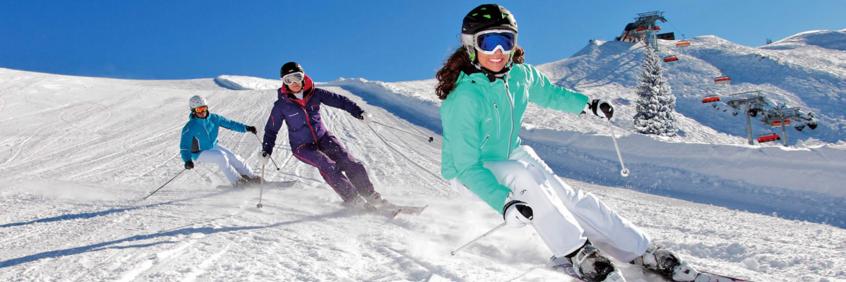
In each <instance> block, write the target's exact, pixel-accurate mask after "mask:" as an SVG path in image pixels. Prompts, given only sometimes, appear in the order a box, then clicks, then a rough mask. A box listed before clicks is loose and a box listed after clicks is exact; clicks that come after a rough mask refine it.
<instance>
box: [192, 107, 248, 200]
mask: <svg viewBox="0 0 846 282" xmlns="http://www.w3.org/2000/svg"><path fill="white" fill-rule="evenodd" d="M188 105H189V108H190V109H191V114H190V115H189V116H188V123H186V124H185V126H184V127H183V128H182V139H181V141H180V142H179V152H180V154H181V155H182V160H183V161H184V162H185V169H193V168H194V161H197V162H198V163H212V164H217V166H218V167H219V168H220V170H221V171H223V174H224V175H226V179H227V180H229V182H230V183H232V186H238V185H241V184H246V183H257V182H259V180H260V179H259V177H258V176H256V174H255V173H253V170H252V169H251V168H250V166H248V165H247V164H245V163H244V160H243V159H241V157H239V156H238V155H236V154H235V153H232V151H230V150H229V149H227V148H226V147H223V146H221V145H220V144H218V143H217V133H218V130H219V128H220V127H223V128H226V129H229V130H232V131H236V132H241V133H244V132H248V131H249V132H251V133H253V134H256V127H255V126H248V125H244V124H242V123H240V122H237V121H232V120H229V119H227V118H225V117H222V116H220V115H217V114H212V113H209V106H208V104H207V103H206V99H205V98H203V97H201V96H198V95H197V96H193V97H191V99H189V100H188Z"/></svg>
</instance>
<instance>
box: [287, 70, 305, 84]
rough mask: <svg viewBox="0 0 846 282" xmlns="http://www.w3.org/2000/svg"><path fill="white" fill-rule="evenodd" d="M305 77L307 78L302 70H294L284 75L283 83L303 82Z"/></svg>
mask: <svg viewBox="0 0 846 282" xmlns="http://www.w3.org/2000/svg"><path fill="white" fill-rule="evenodd" d="M303 79H305V74H304V73H302V72H292V73H289V74H286V75H285V76H283V77H282V83H285V85H291V84H294V83H303Z"/></svg>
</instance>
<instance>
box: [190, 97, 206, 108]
mask: <svg viewBox="0 0 846 282" xmlns="http://www.w3.org/2000/svg"><path fill="white" fill-rule="evenodd" d="M202 106H208V103H206V98H203V97H202V96H200V95H194V96H192V97H191V99H188V108H189V109H190V110H193V109H196V108H197V107H202Z"/></svg>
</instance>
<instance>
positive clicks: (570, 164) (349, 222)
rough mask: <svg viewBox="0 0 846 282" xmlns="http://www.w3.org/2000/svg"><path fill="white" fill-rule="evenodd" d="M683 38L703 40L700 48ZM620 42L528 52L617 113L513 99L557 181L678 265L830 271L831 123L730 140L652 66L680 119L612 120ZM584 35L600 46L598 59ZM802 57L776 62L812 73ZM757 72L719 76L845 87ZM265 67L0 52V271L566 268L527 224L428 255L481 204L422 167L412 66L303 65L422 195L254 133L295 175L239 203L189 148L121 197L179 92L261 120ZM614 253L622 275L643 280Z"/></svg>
mask: <svg viewBox="0 0 846 282" xmlns="http://www.w3.org/2000/svg"><path fill="white" fill-rule="evenodd" d="M840 32H841V33H842V31H840ZM800 35H802V34H800ZM800 35H797V36H800ZM807 38H808V39H807V40H805V39H803V40H793V41H790V42H792V43H790V44H794V45H796V44H798V45H801V46H802V47H796V46H788V47H789V48H782V49H778V50H776V49H772V50H767V49H766V46H765V47H761V48H752V47H743V50H758V51H761V50H765V52H782V51H784V50H786V49H790V50H794V51H795V52H798V53H803V54H808V52H811V51H807V50H806V51H803V50H802V49H803V48H817V47H813V46H811V47H807V46H810V45H814V46H825V47H820V48H824V49H827V50H826V51H820V52H834V51H828V50H836V48H833V47H836V46H837V45H836V44H835V43H831V42H828V41H826V40H824V39H820V38H817V37H813V36H811V37H807ZM696 40H700V41H701V42H700V43H702V44H701V45H702V46H700V47H699V48H702V49H703V50H705V49H708V48H717V47H713V46H712V47H708V46H706V45H707V44H706V43H704V42H707V40H705V39H694V43H695V42H696ZM786 40H787V39H786ZM715 42H716V41H715ZM719 42H724V41H719ZM782 42H786V41H779V42H776V43H773V44H771V45H770V46H774V45H776V44H782ZM807 42H813V44H812V43H807ZM726 44H728V43H726ZM729 45H731V44H729ZM729 45H720V46H722V47H720V48H723V47H725V46H729ZM693 46H697V45H693ZM718 49H719V48H718ZM817 51H819V50H816V51H814V52H817ZM602 52H605V55H602V56H600V55H599V54H598V53H602ZM639 52H640V51H639V50H638V49H637V47H631V46H629V47H625V46H623V45H621V44H620V43H618V42H605V43H603V42H594V43H592V44H591V45H590V46H588V47H586V50H584V51H583V52H580V54H577V55H576V56H574V57H573V58H570V59H567V60H565V61H563V62H556V63H551V64H548V65H544V66H541V67H542V68H543V69H544V71H545V72H546V73H547V74H548V75H550V76H551V77H553V78H554V79H555V81H558V83H559V84H561V85H564V86H567V87H574V88H577V89H578V90H581V91H585V92H587V93H588V94H590V95H598V96H601V97H603V98H607V99H609V100H616V101H617V102H618V104H619V105H620V107H619V110H618V111H617V115H618V116H619V117H620V118H618V119H616V120H615V121H614V122H613V125H612V126H609V124H608V123H607V122H604V121H602V120H599V119H595V118H591V117H587V116H582V117H579V116H574V115H566V114H560V113H555V112H552V111H548V110H544V109H539V108H530V110H529V111H528V112H527V115H526V120H525V122H524V127H525V128H524V131H523V135H522V137H523V139H524V141H525V142H526V143H528V144H530V145H532V146H534V147H535V149H536V150H537V151H538V153H539V154H540V155H541V156H542V157H543V158H544V159H545V160H546V161H547V162H548V163H549V164H550V165H551V166H552V167H553V168H554V169H555V171H556V173H557V174H559V175H560V176H562V178H564V180H565V181H566V182H568V183H570V184H571V185H573V186H574V187H577V188H580V189H585V190H587V191H590V192H592V193H595V194H596V195H598V196H599V197H600V198H601V199H602V200H603V201H605V202H606V203H607V204H608V205H609V206H611V207H612V208H614V209H615V210H617V211H619V212H620V213H621V214H622V215H623V216H624V217H626V218H628V219H629V220H631V221H632V222H634V223H635V224H636V225H638V226H640V227H641V228H643V229H644V230H645V231H646V233H648V234H650V236H651V237H652V238H653V239H654V240H655V241H656V242H658V243H660V244H663V245H666V246H668V247H670V248H671V249H673V250H675V251H677V252H678V253H679V254H681V255H682V256H683V257H684V258H685V259H687V260H688V261H689V262H691V263H692V264H693V265H695V266H697V267H700V268H703V269H708V270H712V271H715V272H719V273H726V274H732V275H737V276H742V277H746V278H751V279H752V280H754V281H846V229H843V227H846V208H844V207H843V206H842V203H843V200H844V199H846V193H844V190H843V189H842V184H841V183H843V182H844V180H846V178H844V174H843V171H846V143H844V142H843V141H842V140H843V139H844V138H843V131H842V130H841V129H838V127H837V126H835V125H831V124H829V125H828V126H826V127H825V129H823V127H824V126H822V125H821V128H820V129H818V130H817V131H816V132H810V133H807V136H803V137H802V138H803V139H805V140H803V141H801V142H800V143H799V144H797V145H794V146H791V147H787V148H784V147H782V146H778V145H764V146H749V145H744V139H743V138H742V137H739V136H742V134H741V133H738V132H737V131H736V129H734V127H732V126H730V125H725V124H723V121H728V120H729V119H725V118H723V117H722V115H719V114H717V113H713V115H711V113H707V111H708V110H710V108H705V109H701V110H697V109H696V108H695V107H699V106H701V105H698V104H696V103H698V98H699V97H700V96H698V95H700V94H694V93H691V94H689V95H688V94H684V93H685V91H684V90H679V89H696V87H697V86H702V87H703V88H702V89H711V88H713V86H707V87H706V86H705V84H707V82H709V79H710V78H709V77H707V76H703V77H704V78H696V79H699V80H701V81H699V82H697V83H698V84H691V85H687V86H685V87H689V88H685V87H683V86H677V85H675V84H674V85H673V86H672V87H673V91H674V93H675V94H676V95H677V97H679V100H688V102H686V103H682V102H680V104H679V107H678V109H679V111H680V112H681V113H680V115H679V116H678V121H679V127H680V128H681V129H682V132H683V134H682V135H680V136H676V137H671V138H658V137H653V136H644V135H640V134H636V133H633V132H632V130H631V128H632V125H631V119H630V117H631V116H632V115H634V111H633V103H631V102H632V101H634V99H633V97H634V93H633V91H632V89H633V87H632V85H631V84H630V83H633V82H634V81H636V80H632V81H629V80H627V79H626V77H628V76H631V75H634V76H633V77H636V74H637V73H639V72H638V71H637V70H636V68H635V67H631V66H630V68H634V69H629V70H627V71H621V69H615V68H614V67H613V66H611V64H612V63H614V61H617V62H616V64H631V65H632V66H634V65H639V64H636V61H637V60H638V59H637V58H638V56H640V55H639ZM690 52H691V54H692V55H689V56H690V57H691V58H695V54H697V53H696V52H694V51H690ZM700 52H701V54H706V53H708V52H705V51H700ZM725 52H729V51H724V53H725ZM761 52H764V51H761ZM837 52H842V51H837ZM592 53H595V54H593V55H591V54H592ZM701 54H700V55H701ZM708 54H710V53H708ZM584 56H594V58H598V59H603V60H604V58H605V56H611V57H615V56H616V57H615V58H610V59H607V61H604V63H600V62H596V61H591V60H588V59H585V58H584ZM701 56H702V57H707V56H711V55H707V56H706V55H701ZM714 56H716V55H714ZM721 56H722V55H721ZM774 56H775V55H774ZM778 56H782V57H784V58H788V57H791V58H793V57H795V58H801V57H802V56H801V55H795V56H793V55H790V54H779V55H778ZM680 57H683V56H680ZM780 58H781V57H780ZM682 59H683V60H684V58H682ZM580 60H581V61H580ZM627 60H628V61H630V62H626V61H627ZM797 60H800V59H797ZM690 61H692V62H691V63H690V64H689V65H688V66H687V68H688V69H689V70H691V72H692V74H689V76H690V77H688V75H687V74H684V73H682V72H680V71H679V69H680V68H684V66H683V65H682V64H679V65H674V66H670V67H668V69H670V71H668V72H669V73H671V74H670V78H669V79H668V80H669V81H670V82H671V83H679V84H684V83H683V82H673V80H674V79H687V82H688V83H690V82H693V81H696V80H695V79H694V78H693V76H694V74H697V73H707V72H710V71H714V70H713V69H710V68H714V67H713V66H711V67H708V66H709V65H708V64H707V63H705V61H706V60H702V59H691V60H690ZM594 64H596V65H598V66H595V65H594ZM795 65H802V64H800V63H796V64H795ZM556 66H558V67H556ZM810 66H811V65H807V66H806V67H803V68H795V69H798V70H795V71H796V72H797V73H804V74H803V75H809V73H810V74H813V73H814V71H813V70H812V69H813V67H810ZM841 66H842V65H841ZM617 67H619V65H618V66H617ZM787 69H790V70H792V71H793V70H794V68H792V67H791V68H787ZM602 71H609V72H608V73H605V74H601V73H600V72H602ZM734 71H736V72H738V73H740V72H742V71H743V70H742V69H736V70H734ZM630 73H631V74H630ZM829 73H831V74H832V75H833V76H840V74H837V73H836V72H829ZM791 75H794V74H791ZM840 77H841V82H838V83H842V76H840ZM772 79H773V80H774V81H773V82H767V83H762V84H757V83H753V82H746V83H743V84H742V85H735V86H731V87H739V88H743V87H747V88H752V87H765V86H766V87H772V89H781V91H782V92H778V93H782V94H785V96H784V97H793V98H795V100H793V101H796V102H797V103H800V104H802V105H805V106H808V107H814V110H815V111H819V114H820V115H824V116H826V117H827V120H831V121H835V122H841V124H842V120H843V119H842V111H839V112H837V111H834V108H835V106H836V105H837V104H836V103H838V101H837V100H836V98H824V96H826V95H835V96H836V95H840V94H842V93H843V92H844V89H846V88H843V87H842V86H837V85H839V84H837V83H833V84H830V85H828V86H825V85H823V86H825V87H823V86H819V87H820V88H819V89H820V92H814V93H793V92H790V91H793V90H784V89H783V88H782V87H784V88H788V87H785V86H784V85H780V84H778V83H775V80H776V79H777V77H775V78H772ZM825 79H827V78H825V77H822V78H819V79H818V80H816V81H824V80H825ZM278 84H279V82H278V81H274V80H263V79H260V78H249V77H238V76H219V77H217V78H215V79H196V80H183V81H137V80H120V79H103V78H87V77H72V76H61V75H49V74H40V73H33V72H23V71H16V70H9V69H0V183H3V185H2V188H0V206H2V207H3V211H2V213H0V250H2V251H0V280H4V281H54V280H62V281H102V280H109V281H136V280H138V281H172V280H179V281H207V280H223V281H228V280H256V281H550V280H559V281H570V279H569V278H568V277H566V276H565V275H563V274H560V273H555V272H552V271H549V270H546V269H545V268H544V267H543V264H544V263H545V262H546V260H547V258H548V257H549V253H548V251H547V250H545V247H543V245H542V244H541V242H540V240H539V238H537V235H536V234H534V232H533V231H531V229H530V228H522V229H505V230H502V231H500V232H497V233H494V234H493V235H491V236H490V237H487V238H485V239H482V240H480V241H479V242H478V243H476V244H474V245H471V246H470V247H469V248H468V249H466V250H465V251H463V252H461V253H458V254H457V255H455V256H451V255H450V254H449V253H450V250H451V249H453V248H455V247H457V246H459V245H460V244H462V243H464V242H466V241H467V240H470V239H472V238H473V237H475V236H477V235H479V234H481V233H483V232H485V231H486V230H488V229H489V228H492V227H494V226H496V225H497V224H499V223H500V222H501V220H502V219H501V217H500V216H499V215H498V214H496V213H495V212H494V211H492V210H491V209H490V208H488V207H487V206H486V205H485V204H484V203H483V202H482V201H479V200H477V199H475V196H473V195H472V194H470V193H468V192H466V191H460V190H454V189H452V188H450V186H449V185H447V183H446V182H445V181H444V180H442V179H441V178H440V177H439V175H438V171H439V169H440V166H439V164H440V142H439V139H440V138H439V135H438V133H439V132H440V121H439V120H438V106H439V102H438V101H437V98H436V97H435V96H434V93H433V90H432V89H433V88H432V87H433V85H434V81H433V80H423V81H411V82H394V83H387V82H379V81H368V80H365V79H342V80H338V81H333V82H327V83H320V84H318V86H319V87H325V88H327V89H329V90H332V91H335V92H338V93H340V94H342V95H345V96H347V97H350V98H351V99H353V100H354V101H355V102H357V103H359V104H361V105H363V107H364V109H365V110H366V112H367V113H368V114H369V117H368V119H369V120H372V121H371V122H362V121H359V120H357V119H355V118H352V117H351V116H350V115H349V114H347V113H345V112H342V111H340V110H336V109H332V108H328V107H324V110H323V111H324V113H323V116H324V122H325V123H326V125H327V127H328V129H329V130H330V131H332V132H333V133H334V134H335V135H336V136H338V138H339V139H340V140H341V141H342V142H343V143H344V145H345V146H346V147H347V148H348V149H349V150H350V152H351V153H352V154H353V155H354V156H356V157H357V158H359V159H360V160H361V161H362V162H363V163H364V164H365V165H366V167H367V168H368V171H369V173H370V175H371V178H372V180H373V181H374V184H375V185H376V187H377V190H379V191H380V192H382V193H383V195H384V196H385V197H386V198H387V199H389V200H391V201H394V202H397V203H400V204H410V205H429V207H428V208H427V209H426V210H425V211H424V212H423V213H422V214H421V215H418V216H407V215H401V216H399V217H397V218H396V219H388V218H386V217H384V216H381V215H375V214H370V213H360V212H351V211H349V210H346V209H344V208H342V207H341V205H340V199H339V197H338V196H336V195H335V194H334V192H332V190H331V189H330V188H329V187H328V185H326V184H324V181H323V180H322V179H321V177H320V175H319V173H318V172H317V170H316V169H314V168H312V167H310V166H308V165H306V164H304V163H302V162H299V161H298V160H296V159H294V158H291V155H290V152H289V151H288V150H287V144H284V143H283V144H279V145H278V147H279V148H277V150H276V152H277V153H276V154H274V158H275V160H276V161H277V162H278V163H279V164H280V166H281V167H282V169H281V170H279V171H276V170H275V169H270V166H267V167H266V168H267V169H266V170H265V171H264V174H265V178H267V179H269V180H274V181H277V180H296V181H297V182H296V183H295V184H294V185H293V186H291V187H273V186H266V187H264V195H263V197H264V198H263V203H264V207H263V208H261V209H259V208H256V207H255V204H256V202H257V201H258V194H259V189H258V188H247V189H233V188H231V187H229V186H228V185H226V184H225V183H226V180H225V179H224V177H223V175H222V174H220V173H219V172H217V171H216V168H213V167H207V166H202V165H199V166H198V167H197V168H196V169H194V170H191V171H189V172H187V173H185V174H184V175H182V176H179V177H178V178H176V180H174V181H173V182H172V183H171V184H169V185H168V186H166V187H165V188H164V189H162V190H161V191H160V192H159V193H157V194H155V195H154V196H152V197H151V198H149V199H148V200H144V201H140V200H139V199H140V198H142V197H143V196H145V195H147V194H148V193H150V192H151V191H152V190H153V189H155V188H156V187H158V186H159V185H160V184H162V183H164V182H165V181H166V180H168V179H170V178H171V177H173V176H174V175H175V174H176V173H177V172H178V171H179V170H181V169H182V163H181V160H180V159H179V157H178V139H179V130H180V129H181V127H182V125H183V124H184V122H185V121H186V119H187V100H188V97H190V96H192V95H196V94H199V95H203V96H206V97H207V99H208V100H209V103H210V106H211V111H212V112H215V113H219V114H222V115H224V116H227V117H230V118H233V119H235V120H240V121H243V122H245V123H247V124H252V125H257V126H259V128H263V125H264V122H265V121H266V119H267V114H268V113H269V111H270V108H271V106H272V102H273V101H274V99H275V97H276V94H275V90H274V89H273V88H275V87H277V86H278ZM762 85H764V86H762ZM820 85H822V84H820ZM829 86H831V87H830V88H826V87H829ZM708 87H711V88H708ZM837 87H840V88H837ZM227 88H232V89H239V90H240V91H233V90H229V89H227ZM826 91H828V92H826ZM838 91H839V92H838ZM823 92H825V93H823ZM821 93H822V94H821ZM832 93H834V94H832ZM837 93H840V94H837ZM839 97H843V96H842V95H840V96H839ZM826 99H829V100H826ZM831 99H834V100H831ZM840 99H842V98H840ZM627 101H628V102H629V104H626V102H627ZM825 101H828V102H831V103H834V104H835V105H830V106H828V105H823V104H824V102H825ZM839 103H842V102H839ZM840 105H841V106H842V104H840ZM841 109H842V107H841ZM699 112H701V113H699ZM838 115H839V116H838ZM627 117H628V118H627ZM609 130H614V131H615V132H616V134H617V136H620V137H621V138H620V140H619V141H620V144H621V147H622V149H623V156H624V158H625V160H626V164H627V166H628V167H629V168H630V169H631V171H632V175H631V176H630V177H628V178H623V177H620V176H619V174H618V172H619V166H618V165H619V164H618V163H617V160H616V154H615V152H614V149H613V145H612V144H611V140H610V138H609V135H610V131H609ZM260 133H261V132H260ZM282 134H284V133H282ZM817 134H819V135H817ZM428 136H433V137H435V138H434V139H435V140H434V142H431V143H430V142H428V140H427V137H428ZM810 137H813V138H814V139H808V138H810ZM279 140H286V138H281V137H280V138H279ZM220 143H221V144H222V145H225V146H227V147H229V148H230V149H232V150H233V151H234V152H235V153H237V154H239V155H241V156H242V157H244V158H245V160H246V162H247V163H248V164H250V165H251V166H253V168H255V169H257V170H259V171H262V162H261V157H260V155H259V141H258V140H257V139H256V138H255V136H250V135H245V134H238V133H234V132H231V131H226V130H223V131H222V132H221V138H220ZM618 265H619V266H620V267H622V268H623V271H624V275H626V277H627V278H628V279H629V281H661V280H660V278H658V277H657V276H656V275H654V274H651V273H648V272H644V271H643V270H641V269H639V268H636V267H632V266H629V265H626V264H624V263H622V262H618Z"/></svg>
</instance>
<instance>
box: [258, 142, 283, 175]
mask: <svg viewBox="0 0 846 282" xmlns="http://www.w3.org/2000/svg"><path fill="white" fill-rule="evenodd" d="M256 140H258V142H259V144H261V139H259V138H258V134H256ZM267 158H268V159H270V160H271V161H273V165H274V166H276V170H281V169H280V168H279V165H277V164H276V160H274V159H273V157H271V156H267Z"/></svg>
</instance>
